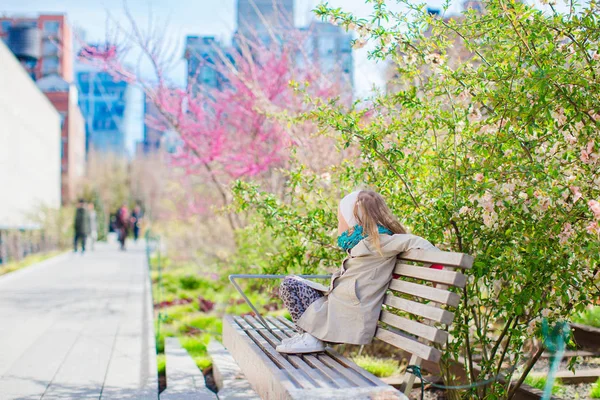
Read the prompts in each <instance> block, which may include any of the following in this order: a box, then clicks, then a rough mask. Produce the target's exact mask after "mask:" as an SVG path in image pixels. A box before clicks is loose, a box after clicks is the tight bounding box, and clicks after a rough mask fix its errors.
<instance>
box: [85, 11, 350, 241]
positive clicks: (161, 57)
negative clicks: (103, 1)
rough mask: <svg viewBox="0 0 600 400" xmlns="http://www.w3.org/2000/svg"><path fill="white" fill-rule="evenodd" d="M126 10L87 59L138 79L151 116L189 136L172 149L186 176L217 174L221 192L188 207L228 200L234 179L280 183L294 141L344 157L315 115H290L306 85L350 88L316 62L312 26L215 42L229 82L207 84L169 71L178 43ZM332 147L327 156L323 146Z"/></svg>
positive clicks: (205, 178) (317, 93) (303, 150)
mask: <svg viewBox="0 0 600 400" xmlns="http://www.w3.org/2000/svg"><path fill="white" fill-rule="evenodd" d="M125 15H126V17H127V18H126V21H127V25H126V26H123V25H120V24H118V23H116V22H114V21H113V26H112V29H111V30H110V32H111V33H112V37H111V38H110V39H108V40H107V43H108V44H107V45H106V46H101V47H98V46H86V47H84V49H83V51H82V52H81V59H82V60H83V61H84V62H87V63H90V64H92V65H94V66H96V67H97V68H100V69H102V70H104V71H106V72H108V73H109V74H110V75H111V76H113V78H114V79H115V80H125V81H127V82H128V83H130V84H135V85H138V86H140V87H141V88H142V89H143V91H144V93H145V94H146V96H147V97H148V98H149V99H150V100H151V101H152V102H153V103H154V105H155V106H156V109H157V110H158V115H157V116H156V117H151V118H149V119H148V120H147V121H146V123H147V124H151V125H152V126H153V127H155V128H158V129H161V130H174V131H175V132H177V134H178V135H179V137H180V138H181V141H182V143H183V146H182V147H181V148H180V149H179V150H178V151H177V153H176V154H174V155H173V156H172V157H171V160H170V161H171V165H172V166H174V167H179V168H182V169H183V170H185V172H186V182H185V184H186V185H187V186H189V183H190V182H191V181H194V179H196V180H200V181H202V182H203V183H206V182H210V184H211V185H212V187H213V189H214V190H215V191H216V193H217V196H216V197H215V198H213V196H210V195H208V196H197V194H192V193H190V196H189V198H188V201H187V204H186V205H185V206H186V207H187V208H188V209H189V210H191V211H193V212H202V211H203V210H208V209H210V207H209V206H208V205H207V204H206V203H207V202H208V203H209V204H210V203H212V202H213V201H216V202H217V203H216V204H219V205H220V206H221V207H226V206H228V205H229V204H230V201H231V196H230V193H229V190H228V187H229V184H230V183H231V182H232V181H233V180H236V179H247V178H252V179H255V180H263V181H264V182H269V183H270V184H272V183H273V182H277V184H278V185H280V184H281V182H282V181H284V180H285V179H282V178H281V176H279V177H274V174H275V173H276V171H277V170H278V169H280V168H283V167H286V165H287V163H288V162H289V159H290V151H292V150H294V149H295V150H296V151H295V154H296V155H297V154H298V153H299V154H301V155H303V156H304V157H306V158H309V159H313V160H315V159H316V160H323V159H326V160H328V162H329V163H330V164H332V163H335V162H336V160H331V157H340V153H339V152H338V151H336V149H335V144H334V142H333V140H330V141H329V143H325V142H326V141H327V140H328V139H327V138H323V137H314V135H313V133H314V131H315V129H314V126H312V125H311V124H310V123H308V122H307V123H304V124H297V123H296V124H291V123H290V122H289V121H290V120H291V119H293V118H294V117H295V116H297V115H299V114H300V113H305V112H306V111H307V107H308V105H307V104H306V103H305V102H303V96H302V94H309V95H310V96H311V97H313V98H315V97H316V98H322V99H328V98H333V97H339V96H340V95H342V94H346V99H345V100H348V99H349V96H348V95H349V94H350V93H351V92H350V91H346V92H343V91H342V89H343V84H341V82H340V81H338V80H333V81H332V80H330V78H329V77H328V76H326V75H325V74H323V73H321V72H320V69H319V67H318V65H316V64H315V63H313V62H312V55H311V54H307V53H306V51H305V49H304V46H303V45H304V43H306V37H307V35H310V32H300V31H298V30H294V29H293V28H291V27H284V28H285V29H279V30H277V32H275V31H276V28H273V30H272V31H271V35H272V39H273V40H272V41H271V42H272V44H265V43H264V42H263V41H261V40H258V38H257V37H252V38H244V37H238V38H236V43H237V46H236V47H237V48H236V49H235V50H233V51H230V52H228V54H225V53H224V52H223V51H222V49H218V48H215V49H214V50H215V52H217V53H218V54H219V57H218V59H217V60H213V61H212V62H211V63H210V64H209V65H208V67H210V68H213V69H214V70H215V72H216V74H217V75H218V76H219V77H220V81H221V83H222V84H221V85H220V86H221V87H219V88H212V87H204V86H202V85H199V84H198V83H196V82H194V81H193V80H192V81H191V82H189V83H188V86H187V87H185V88H181V87H176V86H175V85H174V84H173V83H172V82H171V81H170V79H169V69H170V67H172V62H171V60H172V59H173V53H172V50H171V47H172V46H171V45H170V44H169V42H168V41H167V40H165V38H164V34H162V32H159V31H157V30H154V29H153V28H152V27H150V28H149V29H148V31H144V30H142V29H141V28H140V25H139V24H138V23H137V22H136V21H135V20H134V18H133V17H132V15H131V14H130V13H129V11H128V10H127V9H125ZM132 54H136V55H138V58H140V59H142V58H143V59H144V60H145V62H147V63H149V64H150V65H151V66H152V71H153V73H152V75H153V76H151V77H145V76H142V75H141V74H140V73H137V72H136V70H135V69H134V68H133V67H130V66H128V65H127V63H126V62H125V61H124V60H126V59H130V58H131V55H132ZM138 69H139V68H138ZM312 104H313V106H314V102H313V103H312ZM313 150H314V152H315V153H313ZM324 151H327V152H328V154H327V156H326V157H323V155H322V154H318V152H324ZM317 164H319V163H317ZM321 164H322V163H321ZM326 164H327V162H326ZM316 168H319V167H318V166H317V167H316ZM190 179H191V180H190ZM269 189H271V190H276V189H275V188H274V187H271V188H269ZM227 218H228V221H229V225H230V227H231V229H232V230H235V229H238V228H240V227H241V226H242V225H243V224H242V222H241V221H240V220H239V217H238V216H237V215H235V214H233V213H227Z"/></svg>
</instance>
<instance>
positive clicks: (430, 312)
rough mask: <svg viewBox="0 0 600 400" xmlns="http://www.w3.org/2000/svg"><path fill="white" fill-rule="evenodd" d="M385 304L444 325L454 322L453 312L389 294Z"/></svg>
mask: <svg viewBox="0 0 600 400" xmlns="http://www.w3.org/2000/svg"><path fill="white" fill-rule="evenodd" d="M383 304H385V305H387V306H390V307H393V308H396V309H398V310H401V311H406V312H407V313H410V314H413V315H418V316H419V317H423V318H427V319H429V320H431V321H434V322H439V323H441V324H444V325H450V324H451V323H452V321H454V313H453V312H450V311H447V310H443V309H441V308H437V307H433V306H430V305H429V304H423V303H419V302H417V301H412V300H407V299H403V298H402V297H396V296H394V295H392V294H389V293H388V294H386V295H385V298H384V300H383Z"/></svg>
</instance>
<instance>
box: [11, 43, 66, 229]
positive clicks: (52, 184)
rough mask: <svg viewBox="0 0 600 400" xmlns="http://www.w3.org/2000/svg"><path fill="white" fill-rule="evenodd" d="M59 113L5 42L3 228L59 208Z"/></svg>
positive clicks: (24, 223) (19, 223)
mask: <svg viewBox="0 0 600 400" xmlns="http://www.w3.org/2000/svg"><path fill="white" fill-rule="evenodd" d="M60 124H61V122H60V115H59V113H58V112H57V111H56V110H55V108H54V106H53V105H52V104H51V103H50V101H49V100H48V99H47V98H46V96H45V95H44V94H43V93H42V92H41V91H40V90H39V89H38V88H37V86H36V85H35V83H34V81H33V80H32V79H31V78H30V77H29V75H27V73H26V72H25V70H24V69H23V67H22V66H21V65H20V63H19V61H18V60H17V59H16V58H15V57H14V55H13V54H12V52H11V51H10V50H9V49H8V48H7V47H6V45H5V44H4V43H3V42H2V41H1V40H0V227H2V226H19V225H26V224H27V223H28V220H27V215H28V214H30V213H32V212H34V211H35V210H37V208H38V207H39V206H40V205H42V204H43V205H47V206H50V207H56V208H58V207H60V144H61V132H60Z"/></svg>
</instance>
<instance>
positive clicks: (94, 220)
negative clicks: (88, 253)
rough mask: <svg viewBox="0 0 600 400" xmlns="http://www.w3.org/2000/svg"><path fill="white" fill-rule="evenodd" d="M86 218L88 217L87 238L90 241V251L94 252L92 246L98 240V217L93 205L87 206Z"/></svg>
mask: <svg viewBox="0 0 600 400" xmlns="http://www.w3.org/2000/svg"><path fill="white" fill-rule="evenodd" d="M88 217H89V232H88V237H89V239H90V249H91V250H92V251H93V250H94V245H95V244H96V241H97V240H98V217H97V215H96V210H95V209H94V203H91V202H90V204H89V205H88Z"/></svg>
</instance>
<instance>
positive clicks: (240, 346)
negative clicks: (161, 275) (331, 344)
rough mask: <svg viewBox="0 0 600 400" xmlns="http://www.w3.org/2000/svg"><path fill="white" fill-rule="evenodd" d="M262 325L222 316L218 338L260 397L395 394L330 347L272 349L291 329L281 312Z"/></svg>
mask: <svg viewBox="0 0 600 400" xmlns="http://www.w3.org/2000/svg"><path fill="white" fill-rule="evenodd" d="M266 320H267V322H268V326H269V329H266V328H265V327H264V326H263V325H261V323H260V322H259V321H258V320H257V319H256V318H254V317H251V316H244V317H237V316H230V315H228V316H225V319H224V321H223V322H224V323H223V342H224V344H225V346H226V347H227V349H228V350H229V351H230V352H231V353H232V354H234V355H235V356H236V357H235V358H236V361H237V363H238V364H239V365H240V368H241V369H242V370H243V371H244V374H245V375H246V378H247V379H248V381H249V382H250V383H251V384H252V386H253V387H254V389H255V390H256V392H257V393H258V394H259V395H260V397H261V398H263V399H269V400H271V399H323V400H324V399H344V400H355V399H356V400H358V399H365V400H366V399H386V400H388V399H389V400H392V399H401V400H407V399H408V398H407V397H406V396H404V395H403V394H402V393H401V392H399V391H397V390H396V389H394V388H393V387H392V386H390V385H388V384H386V383H385V382H383V381H382V380H381V379H379V378H377V377H376V376H374V375H372V374H370V373H369V372H367V371H365V370H363V369H362V368H360V367H359V366H357V365H356V364H355V363H353V362H352V361H350V360H348V359H346V358H345V357H343V356H341V355H340V354H338V353H337V352H335V351H334V350H333V349H331V348H327V349H326V351H325V352H322V353H318V354H309V355H285V354H280V353H278V352H277V351H276V350H275V347H276V346H277V345H278V344H279V343H280V342H281V340H282V339H284V338H287V337H290V336H292V335H293V334H294V333H295V330H294V326H293V324H292V323H291V322H290V321H288V320H287V319H285V318H283V317H279V318H275V317H267V319H266Z"/></svg>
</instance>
